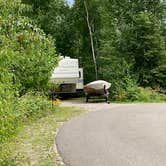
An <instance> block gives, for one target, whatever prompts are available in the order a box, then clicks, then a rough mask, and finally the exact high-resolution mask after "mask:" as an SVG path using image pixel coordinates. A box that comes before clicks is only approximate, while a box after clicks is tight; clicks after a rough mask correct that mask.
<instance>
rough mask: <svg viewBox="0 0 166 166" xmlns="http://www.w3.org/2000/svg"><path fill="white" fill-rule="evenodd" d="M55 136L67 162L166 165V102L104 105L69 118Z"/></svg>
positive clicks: (109, 165) (76, 164)
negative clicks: (114, 106)
mask: <svg viewBox="0 0 166 166" xmlns="http://www.w3.org/2000/svg"><path fill="white" fill-rule="evenodd" d="M98 109H99V105H98ZM56 139H57V140H56V141H57V147H58V151H59V153H60V154H61V156H62V158H63V159H64V162H65V163H66V165H67V166H166V104H137V105H131V106H127V107H126V106H119V107H117V108H111V107H110V108H107V109H105V110H102V105H101V110H100V111H92V112H89V113H86V114H84V115H81V116H79V117H75V118H73V119H71V120H70V121H68V122H66V123H65V124H64V125H63V126H62V127H61V129H60V131H59V133H58V136H57V138H56Z"/></svg>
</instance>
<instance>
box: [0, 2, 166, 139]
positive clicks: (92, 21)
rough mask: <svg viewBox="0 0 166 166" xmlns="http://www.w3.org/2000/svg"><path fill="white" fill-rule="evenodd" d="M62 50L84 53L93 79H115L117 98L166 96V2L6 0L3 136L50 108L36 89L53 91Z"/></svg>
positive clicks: (0, 11)
mask: <svg viewBox="0 0 166 166" xmlns="http://www.w3.org/2000/svg"><path fill="white" fill-rule="evenodd" d="M58 55H64V56H70V57H75V58H78V59H79V61H80V64H81V66H82V67H83V68H84V78H85V83H87V82H90V81H93V80H95V79H104V80H106V81H108V82H111V83H112V88H111V91H110V92H111V98H112V100H117V101H151V100H149V99H154V100H156V101H161V100H165V92H166V91H165V88H166V1H165V0H163V1H161V0H148V1H147V0H142V1H140V0H124V1H114V0H102V1H101V0H75V2H74V5H73V6H68V4H67V2H66V1H65V0H47V1H43V0H22V1H21V0H8V2H7V3H6V2H5V1H4V0H0V115H1V116H0V121H1V131H0V135H1V138H0V141H4V140H6V139H8V137H10V135H11V133H14V132H15V125H17V123H16V122H18V121H20V119H23V118H25V117H28V116H30V115H31V114H33V113H32V112H28V110H29V109H32V110H33V107H35V104H37V105H38V107H37V111H38V110H40V109H43V110H44V109H49V107H48V108H47V106H46V102H47V101H46V99H45V96H41V94H40V95H39V94H37V97H35V98H36V99H35V98H33V97H34V94H33V93H32V92H31V93H30V94H29V91H33V92H34V91H38V92H44V93H45V94H46V93H47V90H48V87H49V79H50V75H51V72H52V69H53V67H55V65H56V64H57V61H58ZM35 95H36V94H35ZM29 96H32V98H33V100H30V98H31V97H29ZM26 98H27V100H26ZM43 98H44V99H43ZM20 100H21V101H22V102H20ZM42 100H44V101H45V102H42ZM33 102H34V103H35V104H34V103H33ZM17 103H19V104H17ZM21 104H22V105H21ZM22 107H23V108H25V107H26V108H27V110H26V109H25V111H24V113H23V112H21V111H19V110H21V109H20V108H22ZM34 110H35V109H34ZM20 112H21V113H20ZM34 112H35V111H34ZM13 124H14V125H13Z"/></svg>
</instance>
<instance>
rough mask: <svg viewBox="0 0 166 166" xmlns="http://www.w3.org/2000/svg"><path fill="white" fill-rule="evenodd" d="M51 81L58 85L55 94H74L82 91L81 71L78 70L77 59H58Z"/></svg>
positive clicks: (80, 69)
mask: <svg viewBox="0 0 166 166" xmlns="http://www.w3.org/2000/svg"><path fill="white" fill-rule="evenodd" d="M51 81H52V82H53V83H56V84H59V87H58V88H57V89H56V91H55V92H57V93H75V92H76V91H79V90H83V86H84V85H83V69H82V68H79V62H78V59H73V58H70V57H60V60H59V63H58V66H57V67H55V69H54V71H53V73H52V76H51Z"/></svg>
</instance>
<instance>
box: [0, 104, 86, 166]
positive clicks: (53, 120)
mask: <svg viewBox="0 0 166 166" xmlns="http://www.w3.org/2000/svg"><path fill="white" fill-rule="evenodd" d="M82 112H84V111H83V110H80V109H76V108H67V107H64V108H61V107H60V108H57V109H56V110H55V111H54V112H53V111H51V112H49V113H48V114H45V116H44V117H40V118H37V115H36V118H35V119H31V120H30V121H29V122H25V123H24V124H23V125H22V127H20V128H19V132H18V134H17V135H16V137H15V138H14V139H12V140H11V141H10V142H7V143H3V144H1V153H0V159H1V160H0V165H2V166H8V165H10V166H15V165H25V166H26V165H27V166H29V165H35V166H55V165H58V163H57V160H56V157H57V156H56V154H55V153H54V150H53V144H54V139H55V135H56V130H57V129H58V128H59V127H60V125H61V124H62V122H64V121H66V120H68V119H69V118H71V117H73V116H76V115H79V114H81V113H82Z"/></svg>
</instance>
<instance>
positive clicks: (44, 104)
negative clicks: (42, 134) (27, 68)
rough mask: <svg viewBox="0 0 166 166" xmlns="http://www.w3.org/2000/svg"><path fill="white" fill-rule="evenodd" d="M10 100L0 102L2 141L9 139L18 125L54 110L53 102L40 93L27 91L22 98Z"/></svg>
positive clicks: (0, 139) (0, 138)
mask: <svg viewBox="0 0 166 166" xmlns="http://www.w3.org/2000/svg"><path fill="white" fill-rule="evenodd" d="M9 101H10V102H8V101H7V100H6V101H3V104H2V102H0V106H2V107H0V114H1V116H0V142H4V141H7V140H9V139H10V138H11V137H12V136H14V134H15V133H16V131H17V128H18V126H19V125H20V124H21V123H23V122H27V121H29V119H33V118H36V117H37V118H40V117H42V116H43V115H44V114H47V113H48V112H49V111H53V110H54V109H52V106H51V102H50V101H49V100H48V99H47V98H46V97H45V96H43V95H41V94H40V93H37V94H33V93H27V94H25V95H24V96H22V97H21V98H17V99H16V98H13V100H9Z"/></svg>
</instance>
